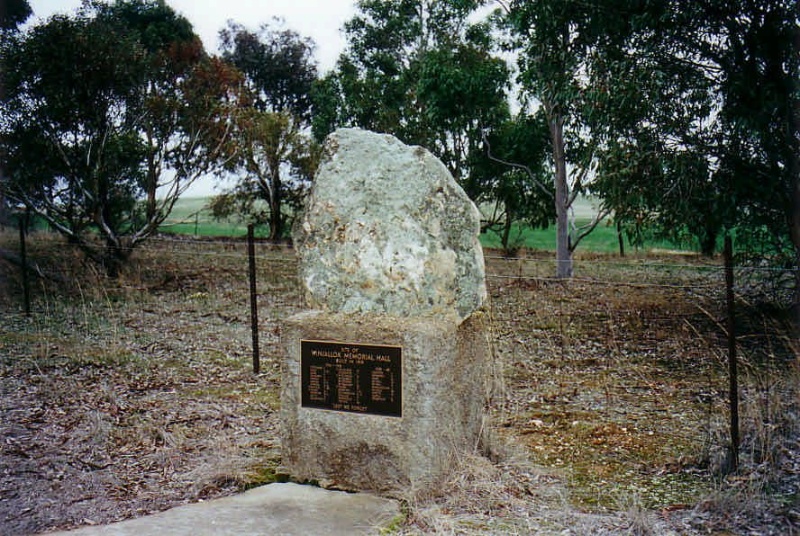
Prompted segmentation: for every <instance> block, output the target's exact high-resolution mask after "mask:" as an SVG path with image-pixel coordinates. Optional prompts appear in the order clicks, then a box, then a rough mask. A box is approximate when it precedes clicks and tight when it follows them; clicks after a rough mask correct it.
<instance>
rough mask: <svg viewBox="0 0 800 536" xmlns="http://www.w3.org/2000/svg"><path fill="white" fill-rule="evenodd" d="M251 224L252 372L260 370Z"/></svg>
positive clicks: (248, 244)
mask: <svg viewBox="0 0 800 536" xmlns="http://www.w3.org/2000/svg"><path fill="white" fill-rule="evenodd" d="M253 228H254V226H253V224H252V223H251V224H249V225H248V226H247V256H248V258H249V261H250V329H251V332H252V335H253V373H254V374H258V373H259V372H260V371H261V360H260V357H259V353H258V294H257V293H256V245H255V235H254V231H253Z"/></svg>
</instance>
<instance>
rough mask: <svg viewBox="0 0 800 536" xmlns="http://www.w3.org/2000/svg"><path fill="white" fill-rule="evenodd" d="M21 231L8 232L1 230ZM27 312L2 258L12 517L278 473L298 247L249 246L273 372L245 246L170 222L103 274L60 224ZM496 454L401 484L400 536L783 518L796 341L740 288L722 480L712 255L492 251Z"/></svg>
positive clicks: (184, 497)
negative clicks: (735, 398)
mask: <svg viewBox="0 0 800 536" xmlns="http://www.w3.org/2000/svg"><path fill="white" fill-rule="evenodd" d="M15 238H16V235H14V234H10V233H9V234H7V235H3V234H1V233H0V247H8V248H13V247H15V246H14V240H15ZM30 250H31V256H32V257H33V258H34V259H35V260H36V261H37V262H38V263H39V264H40V266H41V267H42V268H43V269H44V270H45V271H50V272H54V273H59V274H62V275H65V276H66V277H67V278H69V280H71V281H73V282H74V284H72V285H69V286H64V285H58V284H55V283H53V282H50V281H34V284H33V289H34V301H33V303H34V314H33V315H32V316H31V317H30V318H26V317H24V316H23V315H21V314H20V309H21V296H20V291H19V288H20V286H19V275H18V271H17V269H16V268H15V267H13V266H11V265H8V264H4V263H2V262H0V310H2V311H3V315H2V317H1V318H0V412H2V417H3V418H2V421H0V437H2V438H3V440H2V441H3V442H2V451H1V452H0V519H2V525H3V530H4V531H5V532H4V533H8V534H29V533H33V532H37V531H43V530H49V529H54V528H66V527H71V526H76V525H80V524H85V523H90V522H91V523H95V522H103V523H104V522H108V521H112V520H118V519H122V518H126V517H131V516H136V515H141V514H143V513H147V512H150V511H154V510H161V509H164V508H168V507H170V506H173V505H176V504H181V503H183V502H187V501H192V500H197V499H199V498H210V497H217V496H220V495H224V494H227V493H232V492H235V491H237V490H241V489H245V488H247V487H250V486H253V485H257V484H259V483H264V482H269V481H272V480H274V479H275V478H276V475H275V469H276V467H277V465H278V463H279V444H278V433H277V426H278V419H277V414H276V410H277V409H278V404H279V401H278V392H279V381H280V379H279V366H278V363H279V352H280V349H279V345H278V343H279V335H280V324H281V321H282V319H284V318H286V317H287V316H289V315H291V314H293V313H294V312H296V311H298V310H300V309H301V308H302V299H301V296H300V293H299V289H298V286H297V282H296V279H295V276H294V270H295V267H294V262H293V260H292V256H291V253H290V252H288V251H286V250H284V249H281V248H279V249H273V248H271V247H269V246H267V245H263V246H259V250H258V255H259V273H258V279H259V305H260V320H261V322H260V324H261V325H260V338H261V355H262V373H261V374H259V375H253V374H252V372H251V370H250V368H251V363H250V329H249V324H248V322H249V306H248V290H247V275H246V274H247V259H246V257H245V248H244V244H242V243H240V242H236V241H227V242H226V241H219V242H210V241H209V242H204V243H197V242H194V241H179V240H159V241H154V242H151V243H150V244H148V245H147V246H146V247H145V249H143V250H141V251H140V252H138V253H137V254H136V255H135V257H134V260H133V263H132V264H131V266H130V267H129V269H128V270H127V271H126V272H125V273H124V274H123V277H122V278H121V279H120V281H117V282H110V281H107V280H105V279H104V278H103V277H102V276H101V275H100V274H98V273H97V272H96V270H94V269H93V268H92V266H91V265H88V264H86V263H85V262H84V261H83V260H82V259H81V258H80V256H79V255H76V254H75V253H74V252H73V251H72V250H70V249H69V248H65V247H63V246H62V245H61V244H60V243H59V242H57V241H56V240H55V239H53V238H52V237H47V236H44V235H39V236H36V237H34V239H33V240H31V244H30ZM487 258H488V269H487V271H488V272H489V274H490V277H489V286H490V290H491V302H490V314H491V318H492V325H491V328H492V342H493V347H494V353H495V363H494V368H495V371H496V378H495V380H496V381H495V387H496V388H495V393H494V396H493V400H492V404H491V407H490V411H491V417H492V426H491V428H490V430H488V434H487V438H488V439H487V444H486V445H485V447H486V449H487V450H488V451H489V454H490V455H489V457H488V458H487V457H484V456H480V455H478V454H472V455H466V454H465V455H464V457H463V459H461V460H459V470H458V471H456V472H455V473H454V474H453V475H452V477H451V478H450V479H448V480H447V481H445V482H442V483H441V486H440V487H439V489H441V493H439V494H435V495H428V496H421V495H414V494H411V493H410V494H409V496H408V497H406V498H405V500H404V503H405V507H406V508H405V511H406V518H405V521H403V522H402V523H400V524H398V526H395V527H394V532H395V533H397V534H428V533H435V534H633V535H647V534H659V535H660V534H705V533H708V532H709V531H728V532H729V533H732V534H739V533H742V534H745V533H751V532H753V531H757V533H760V534H792V533H793V532H792V531H794V532H797V530H798V521H800V513H798V507H797V502H798V495H797V493H798V489H800V488H799V485H798V484H799V481H800V476H798V475H800V454H799V452H800V445H798V440H797V438H798V431H799V430H798V428H797V427H798V422H800V414H799V413H798V411H799V410H798V406H799V405H798V402H800V399H799V398H798V385H799V384H800V380H799V379H798V371H797V357H796V356H797V354H796V352H795V348H794V347H793V345H792V344H790V339H787V338H786V337H785V333H786V330H785V329H784V328H783V327H781V326H780V325H779V324H777V323H776V322H775V321H774V320H773V317H772V316H771V315H769V314H765V313H764V312H763V311H762V310H760V309H758V308H756V307H755V306H752V307H751V306H749V305H747V303H748V302H743V305H744V307H743V309H742V311H743V312H742V314H741V315H740V316H741V318H740V323H741V329H742V331H741V334H742V339H741V340H742V343H741V345H740V347H741V351H742V364H743V366H742V368H743V373H742V411H741V413H742V431H743V443H742V463H743V469H742V471H741V472H740V473H738V474H736V475H725V474H724V473H723V472H721V469H723V468H724V465H725V464H724V457H725V456H724V454H725V451H726V445H727V442H726V441H727V439H726V437H727V436H726V432H725V430H726V426H727V411H726V406H725V396H726V393H727V378H726V374H725V371H726V364H725V350H724V349H725V340H724V333H723V332H722V330H721V326H722V325H723V322H722V319H723V318H724V315H723V312H722V309H721V303H722V300H721V297H722V286H721V285H722V284H721V271H720V269H719V266H717V265H715V264H713V263H712V264H709V263H705V262H703V261H700V260H698V259H693V258H687V257H681V258H677V259H676V258H674V257H670V256H668V255H664V256H661V257H658V258H655V257H652V256H651V257H638V258H631V259H628V260H625V261H624V262H621V261H619V260H617V259H613V258H610V257H603V256H587V257H584V258H582V259H579V260H578V263H577V266H576V271H577V277H576V278H575V280H573V281H571V282H568V283H562V282H556V281H553V280H551V279H550V278H549V275H550V272H551V271H552V263H551V262H550V260H549V258H544V257H539V256H538V255H535V254H530V255H529V256H528V257H527V258H525V259H518V260H513V259H512V260H508V259H503V258H499V257H494V256H493V255H491V254H489V255H488V256H487Z"/></svg>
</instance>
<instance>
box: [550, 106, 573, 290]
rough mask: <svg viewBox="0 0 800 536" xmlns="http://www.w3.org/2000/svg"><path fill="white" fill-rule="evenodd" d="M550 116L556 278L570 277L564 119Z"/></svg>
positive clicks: (570, 262)
mask: <svg viewBox="0 0 800 536" xmlns="http://www.w3.org/2000/svg"><path fill="white" fill-rule="evenodd" d="M548 115H550V117H549V119H550V121H549V123H550V138H551V141H552V143H553V161H554V162H555V179H554V180H555V188H556V197H555V203H556V277H558V278H559V279H566V278H570V277H572V251H571V250H570V244H569V219H568V214H567V211H568V209H569V185H568V184H567V155H566V151H565V147H564V119H563V118H562V117H560V116H559V115H557V114H548Z"/></svg>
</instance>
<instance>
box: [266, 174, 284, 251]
mask: <svg viewBox="0 0 800 536" xmlns="http://www.w3.org/2000/svg"><path fill="white" fill-rule="evenodd" d="M270 181H271V182H272V195H271V196H270V200H269V239H270V240H272V241H274V242H276V241H278V240H280V239H281V238H282V237H283V217H282V215H281V201H282V199H281V175H280V171H279V170H278V169H277V166H275V167H273V171H272V176H271V177H270Z"/></svg>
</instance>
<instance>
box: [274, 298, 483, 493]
mask: <svg viewBox="0 0 800 536" xmlns="http://www.w3.org/2000/svg"><path fill="white" fill-rule="evenodd" d="M301 340H323V341H338V342H346V343H357V344H375V345H392V346H400V347H402V417H386V416H379V415H372V414H359V413H345V412H340V411H332V410H328V409H313V408H307V407H301V367H300V364H301V354H300V350H301V344H300V341H301ZM282 345H283V348H284V350H285V356H284V361H283V370H282V374H283V384H282V393H281V421H282V437H281V441H282V442H281V446H282V465H283V469H284V470H285V471H286V473H288V474H289V475H290V476H291V477H292V478H294V479H297V480H299V481H317V482H319V483H320V485H322V486H323V487H331V488H337V489H345V490H353V491H372V492H377V493H381V494H384V495H390V496H391V495H398V494H401V493H405V492H408V491H409V490H412V491H424V490H428V489H431V488H433V487H434V486H436V485H437V484H438V483H439V482H440V481H441V480H442V478H443V477H445V476H446V475H447V474H448V473H449V471H450V469H451V467H452V465H453V462H454V460H455V459H456V457H457V456H458V454H459V452H467V451H469V452H472V451H474V450H475V449H477V448H479V446H480V442H481V436H482V431H483V429H484V426H485V424H486V423H485V418H486V417H485V415H486V413H485V407H486V400H487V395H488V389H489V347H488V339H487V334H486V327H485V318H484V314H483V313H481V312H478V313H475V314H473V315H471V316H470V317H469V318H467V319H466V320H465V321H463V322H459V321H458V319H457V318H456V317H455V316H453V317H451V318H441V317H416V318H399V317H393V316H381V315H343V314H329V313H325V312H321V311H308V312H304V313H301V314H298V315H295V316H293V317H291V318H290V319H288V320H287V321H286V323H285V325H284V329H283V335H282Z"/></svg>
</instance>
